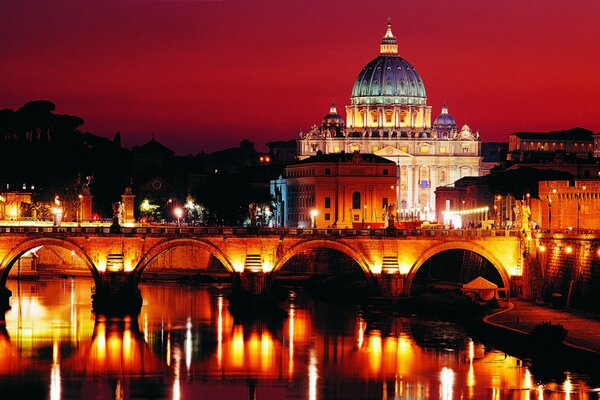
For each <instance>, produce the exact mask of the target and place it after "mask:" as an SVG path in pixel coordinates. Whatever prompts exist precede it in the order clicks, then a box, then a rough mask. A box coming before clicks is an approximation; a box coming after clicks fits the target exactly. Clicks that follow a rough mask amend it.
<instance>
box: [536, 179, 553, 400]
mask: <svg viewBox="0 0 600 400" xmlns="http://www.w3.org/2000/svg"><path fill="white" fill-rule="evenodd" d="M554 190H556V189H554ZM537 393H538V400H544V385H538V387H537Z"/></svg>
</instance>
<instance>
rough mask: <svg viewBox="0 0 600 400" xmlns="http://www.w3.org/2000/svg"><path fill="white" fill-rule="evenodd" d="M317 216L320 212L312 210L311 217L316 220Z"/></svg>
mask: <svg viewBox="0 0 600 400" xmlns="http://www.w3.org/2000/svg"><path fill="white" fill-rule="evenodd" d="M317 215H319V210H317V209H316V208H313V209H312V210H310V216H311V217H313V218H315V217H316V216H317Z"/></svg>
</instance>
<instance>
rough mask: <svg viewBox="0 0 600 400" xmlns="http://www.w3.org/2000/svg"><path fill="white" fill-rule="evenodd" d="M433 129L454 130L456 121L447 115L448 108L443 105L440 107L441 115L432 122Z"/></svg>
mask: <svg viewBox="0 0 600 400" xmlns="http://www.w3.org/2000/svg"><path fill="white" fill-rule="evenodd" d="M433 127H434V128H435V129H437V130H440V131H443V130H452V129H456V120H455V119H454V117H453V116H452V115H450V114H448V107H447V106H446V105H445V104H444V106H443V107H442V113H441V114H440V115H438V116H437V118H436V119H435V121H433Z"/></svg>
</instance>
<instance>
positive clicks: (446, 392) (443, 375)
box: [440, 367, 454, 400]
mask: <svg viewBox="0 0 600 400" xmlns="http://www.w3.org/2000/svg"><path fill="white" fill-rule="evenodd" d="M440 381H441V390H440V392H441V394H442V399H448V400H450V399H452V389H453V386H454V371H453V370H452V369H450V368H447V367H444V368H442V371H441V372H440Z"/></svg>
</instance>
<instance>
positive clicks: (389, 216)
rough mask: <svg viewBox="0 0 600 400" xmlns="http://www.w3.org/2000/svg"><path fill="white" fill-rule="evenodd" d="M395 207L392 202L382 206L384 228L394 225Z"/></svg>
mask: <svg viewBox="0 0 600 400" xmlns="http://www.w3.org/2000/svg"><path fill="white" fill-rule="evenodd" d="M395 208H396V205H395V204H394V203H391V204H388V205H386V206H383V221H384V227H385V228H386V229H387V228H394V227H395V225H394V211H395Z"/></svg>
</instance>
